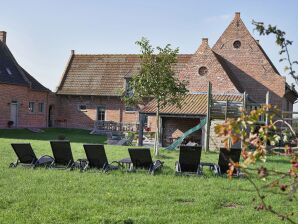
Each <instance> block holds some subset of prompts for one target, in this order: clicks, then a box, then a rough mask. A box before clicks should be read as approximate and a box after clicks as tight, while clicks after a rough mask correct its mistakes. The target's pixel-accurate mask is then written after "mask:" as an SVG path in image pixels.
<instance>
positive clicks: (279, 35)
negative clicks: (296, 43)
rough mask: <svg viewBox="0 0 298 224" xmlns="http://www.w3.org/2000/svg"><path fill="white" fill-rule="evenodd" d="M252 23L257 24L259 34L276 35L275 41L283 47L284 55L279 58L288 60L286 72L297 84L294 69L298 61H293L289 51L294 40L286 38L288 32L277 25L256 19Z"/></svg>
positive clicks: (281, 53) (297, 79)
mask: <svg viewBox="0 0 298 224" xmlns="http://www.w3.org/2000/svg"><path fill="white" fill-rule="evenodd" d="M252 24H253V25H254V26H255V28H254V30H256V31H258V33H259V35H261V36H265V35H266V36H268V35H271V34H272V35H275V43H276V44H277V45H278V46H280V48H281V50H280V51H279V54H280V55H281V56H282V58H281V59H280V60H279V62H283V61H286V62H287V65H286V66H285V67H284V70H285V72H288V74H289V75H290V76H291V77H292V78H293V79H294V80H295V82H296V84H298V75H297V74H296V71H295V69H294V65H297V64H298V61H297V60H294V61H293V60H292V58H291V57H290V53H289V46H291V45H292V44H293V41H290V40H288V39H287V38H286V33H285V32H284V31H282V30H280V29H278V28H277V27H276V26H272V25H270V24H269V25H268V26H266V25H264V23H263V22H256V21H254V20H253V21H252Z"/></svg>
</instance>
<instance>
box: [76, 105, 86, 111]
mask: <svg viewBox="0 0 298 224" xmlns="http://www.w3.org/2000/svg"><path fill="white" fill-rule="evenodd" d="M78 109H79V111H87V106H86V105H85V104H81V105H79V108H78Z"/></svg>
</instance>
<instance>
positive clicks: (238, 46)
mask: <svg viewBox="0 0 298 224" xmlns="http://www.w3.org/2000/svg"><path fill="white" fill-rule="evenodd" d="M233 46H234V48H236V49H238V48H240V47H241V42H240V41H239V40H236V41H235V42H234V43H233Z"/></svg>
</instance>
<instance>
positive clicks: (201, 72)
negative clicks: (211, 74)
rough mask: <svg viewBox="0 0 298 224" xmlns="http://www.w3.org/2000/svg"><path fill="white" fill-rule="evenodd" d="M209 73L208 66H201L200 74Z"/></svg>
mask: <svg viewBox="0 0 298 224" xmlns="http://www.w3.org/2000/svg"><path fill="white" fill-rule="evenodd" d="M207 73H208V69H207V67H205V66H202V67H200V68H199V74H200V75H202V76H203V75H207Z"/></svg>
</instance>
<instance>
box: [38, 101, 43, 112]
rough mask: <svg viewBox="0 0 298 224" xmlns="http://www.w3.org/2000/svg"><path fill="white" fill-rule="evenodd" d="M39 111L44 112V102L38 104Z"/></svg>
mask: <svg viewBox="0 0 298 224" xmlns="http://www.w3.org/2000/svg"><path fill="white" fill-rule="evenodd" d="M38 112H39V113H43V112H44V103H39V104H38Z"/></svg>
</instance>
